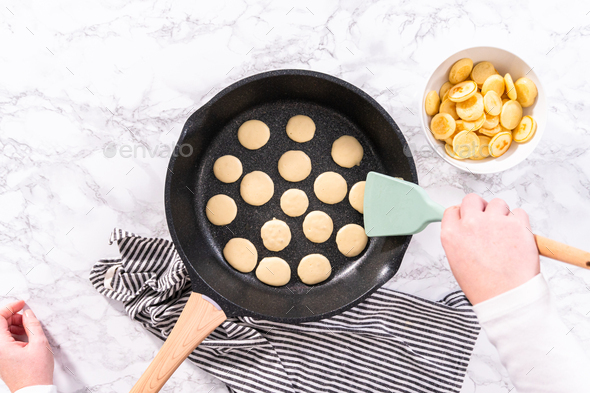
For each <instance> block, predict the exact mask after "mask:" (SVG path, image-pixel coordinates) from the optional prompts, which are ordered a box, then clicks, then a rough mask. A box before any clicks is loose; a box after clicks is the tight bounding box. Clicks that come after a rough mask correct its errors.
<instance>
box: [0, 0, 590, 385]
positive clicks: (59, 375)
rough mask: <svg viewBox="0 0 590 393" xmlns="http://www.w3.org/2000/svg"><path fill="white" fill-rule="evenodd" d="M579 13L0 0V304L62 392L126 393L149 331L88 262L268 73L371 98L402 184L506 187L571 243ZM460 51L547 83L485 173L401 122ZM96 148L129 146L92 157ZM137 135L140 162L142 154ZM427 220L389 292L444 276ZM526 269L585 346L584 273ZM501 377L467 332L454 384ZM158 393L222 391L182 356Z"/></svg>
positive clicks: (440, 282)
mask: <svg viewBox="0 0 590 393" xmlns="http://www.w3.org/2000/svg"><path fill="white" fill-rule="evenodd" d="M589 11H590V6H589V5H588V3H587V2H582V1H576V2H563V1H560V2H548V1H547V2H529V3H528V5H524V4H522V3H520V2H514V1H503V2H484V3H481V4H476V3H475V2H467V1H459V2H450V1H443V2H440V1H430V2H428V3H423V2H400V3H399V4H394V2H391V1H370V2H361V1H356V2H338V1H330V2H322V3H320V2H312V1H309V2H305V1H304V2H271V1H255V2H251V4H250V5H248V4H246V3H245V2H243V1H238V0H230V1H209V2H207V3H204V2H190V1H179V0H177V1H161V2H155V1H147V2H140V1H137V0H130V1H125V2H114V1H96V2H78V1H72V0H69V1H68V0H59V1H53V2H39V1H38V2H33V3H30V2H18V1H7V2H4V3H3V6H2V7H1V9H0V18H1V20H2V23H0V71H1V75H2V83H1V84H0V130H1V132H0V149H1V151H2V155H1V156H0V225H1V228H2V229H1V235H0V236H1V239H2V240H1V242H0V254H1V255H2V258H1V260H0V272H1V274H0V294H1V295H2V299H3V300H2V302H3V303H5V302H7V301H9V300H14V299H17V298H23V299H25V300H26V301H27V303H28V304H29V305H30V306H31V307H32V308H33V309H34V310H35V312H36V314H37V315H38V317H39V318H40V319H41V320H42V321H43V323H44V325H45V329H46V331H47V332H48V335H49V339H50V342H51V344H52V345H53V347H54V352H55V354H56V369H55V382H56V384H57V385H58V386H59V389H60V391H61V392H86V391H88V390H90V391H93V392H98V391H100V392H121V391H128V390H129V389H130V387H131V386H132V385H133V383H134V381H135V379H136V378H137V377H138V376H139V375H140V374H141V372H142V371H143V370H144V369H145V368H146V366H147V364H148V362H149V361H150V360H151V359H152V358H153V356H154V354H155V352H156V351H157V349H158V348H159V347H160V345H161V342H159V341H158V340H156V339H154V338H153V337H152V336H151V335H150V334H148V333H147V332H145V331H144V330H143V328H142V327H141V326H139V324H137V323H134V322H132V321H131V320H129V319H128V318H127V316H126V315H125V313H124V311H123V310H122V307H121V305H120V304H118V303H115V302H112V301H109V300H107V299H105V298H104V297H103V296H101V295H99V294H98V293H97V292H95V290H94V289H93V287H92V286H91V285H90V283H89V281H88V273H89V270H90V268H91V266H92V265H93V264H94V263H95V261H96V260H97V259H99V258H102V257H112V256H115V255H116V251H115V249H114V247H113V246H108V245H107V238H108V236H109V233H110V231H111V230H112V228H113V227H120V228H124V229H127V230H130V231H134V232H136V233H139V234H142V235H149V236H163V237H167V236H168V231H167V226H166V223H165V217H164V203H163V187H164V185H163V183H164V178H165V174H166V165H167V162H168V157H167V152H168V150H169V148H170V146H173V145H174V143H175V141H176V139H177V136H178V134H179V132H180V130H181V127H182V124H183V122H184V121H185V119H186V118H187V115H188V114H189V113H190V112H191V110H194V109H196V108H198V107H199V106H200V105H202V104H203V103H205V102H206V101H207V100H209V99H210V98H211V97H212V96H213V95H214V94H215V93H217V92H218V91H219V90H221V89H222V88H224V87H226V86H227V85H229V84H231V83H232V82H235V81H237V80H239V79H241V78H243V77H245V76H249V75H252V74H256V73H259V72H262V71H267V70H272V69H277V68H304V69H312V70H316V71H321V72H325V73H329V74H332V75H335V76H337V77H339V78H342V79H344V80H346V81H348V82H351V83H353V84H355V85H357V86H359V87H360V88H362V89H363V90H365V91H366V92H367V93H369V94H370V95H372V96H373V97H374V98H375V99H376V100H377V101H378V102H379V103H380V104H381V105H383V107H384V108H385V109H386V110H387V111H388V112H389V113H390V114H391V115H392V116H393V118H394V119H395V120H396V122H397V124H398V125H399V126H400V128H401V129H402V131H403V132H404V134H405V136H406V138H407V139H408V141H409V142H410V144H411V147H412V150H413V152H414V155H415V160H416V165H417V167H418V172H419V175H420V182H421V184H422V185H423V186H424V187H425V188H426V189H427V191H428V193H429V194H430V195H431V196H432V197H433V198H435V199H436V200H438V201H439V202H441V203H443V204H454V203H458V202H459V201H460V200H461V198H462V197H463V196H464V195H465V194H466V193H469V192H477V193H480V194H482V195H483V196H484V197H486V198H489V199H491V198H492V197H500V198H504V199H505V200H506V201H507V202H508V203H509V204H510V206H511V207H522V208H524V209H525V210H527V211H528V212H529V214H530V215H531V221H532V226H533V228H534V230H535V231H537V233H541V234H544V235H546V236H548V237H552V238H555V239H556V240H560V241H564V242H566V243H568V244H571V245H573V246H577V247H580V248H586V249H588V248H590V244H589V242H588V240H589V237H588V235H589V234H590V203H589V202H590V153H589V151H590V128H589V124H590V108H589V107H588V102H590V76H589V73H588V61H589V60H590V55H588V52H587V49H588V48H589V47H590V45H589V44H590V41H589V38H588V37H589V35H590V29H589V27H588V26H589V23H590V15H589V14H588V12H589ZM476 45H493V46H499V47H503V48H506V49H508V50H511V51H513V52H515V53H517V54H518V55H519V56H521V57H522V58H524V59H525V60H526V61H527V62H528V63H529V64H531V65H533V66H534V67H535V72H536V73H537V75H538V76H539V77H540V78H541V79H542V81H543V84H544V87H545V91H546V94H547V101H548V109H549V115H548V124H547V129H546V132H545V135H544V137H543V140H542V141H541V143H540V145H539V146H538V148H537V149H536V151H535V152H534V153H533V154H532V155H531V156H530V158H529V159H528V160H527V161H525V162H524V163H522V164H521V165H519V166H518V167H516V168H514V169H511V170H509V171H506V172H503V173H499V174H496V175H485V176H476V175H471V174H469V173H465V172H460V171H459V170H457V169H455V168H453V167H451V166H450V165H448V164H446V163H444V162H443V161H442V160H441V159H440V158H438V157H437V156H436V155H435V154H434V152H432V151H430V150H429V149H428V148H427V142H426V139H425V137H424V135H423V134H422V130H421V129H420V125H419V118H418V116H417V115H416V113H415V112H416V110H415V108H417V107H418V101H419V97H421V94H422V92H421V91H420V90H421V88H422V86H423V84H424V82H425V78H426V77H427V76H428V75H429V73H430V72H431V71H432V70H433V69H434V67H436V66H437V65H438V63H439V62H440V61H442V60H444V59H445V58H446V57H447V56H449V55H450V54H452V53H454V52H456V51H457V50H459V49H462V48H465V47H470V46H476ZM412 112H414V113H412ZM113 143H114V144H115V146H117V148H120V147H122V146H131V148H133V149H137V157H133V158H125V157H122V156H121V154H119V153H117V154H116V155H115V157H113V158H108V157H106V156H105V151H104V148H105V147H106V146H112V145H110V144H113ZM142 146H143V147H146V148H148V149H149V151H150V152H151V153H152V155H154V157H150V154H149V153H148V154H146V156H145V157H143V152H144V151H145V150H142V149H143V148H142ZM108 152H110V150H108V149H107V155H108ZM119 152H120V151H119ZM161 156H164V157H161ZM433 167H434V168H433ZM432 168H433V169H432ZM431 169H432V170H431ZM492 194H493V195H492ZM439 229H440V225H431V226H430V227H429V228H427V229H426V230H425V231H424V232H423V233H421V234H419V235H416V236H415V237H414V238H413V240H412V243H411V245H410V248H409V250H408V253H407V255H406V257H405V260H404V263H403V266H402V268H401V270H400V271H399V273H398V274H397V275H396V277H395V278H394V279H393V280H392V281H391V282H390V283H389V284H388V286H389V287H391V288H395V289H398V290H401V291H405V292H409V293H413V294H417V295H420V296H424V297H427V298H431V299H436V298H438V296H439V295H440V294H442V293H446V292H448V291H449V290H451V289H454V288H456V287H457V285H456V282H455V280H454V278H453V276H452V274H451V272H450V270H449V267H448V264H447V261H446V259H445V256H444V253H443V250H442V247H441V245H440V241H439ZM542 271H543V273H544V275H545V277H546V278H547V280H548V281H549V285H550V287H551V289H552V291H553V293H554V295H555V300H556V303H557V306H558V307H559V309H560V311H561V313H562V315H563V318H564V320H565V322H566V324H567V325H568V326H571V327H572V328H574V329H573V331H572V332H571V333H572V334H573V335H575V336H576V337H577V338H578V339H580V340H581V342H582V345H583V346H584V347H585V348H587V349H588V350H589V351H590V320H589V317H588V315H589V314H588V313H589V312H590V272H589V271H584V270H582V269H578V268H574V267H569V266H566V265H564V264H561V263H557V262H553V261H550V260H543V261H542ZM511 388H512V385H511V384H510V381H509V380H508V378H507V376H506V372H505V370H504V368H503V367H502V366H501V365H500V363H499V360H498V357H497V355H496V353H495V349H494V348H493V347H492V346H491V344H490V343H489V342H488V341H487V339H486V338H485V336H484V335H483V334H482V336H481V337H480V339H479V341H478V343H477V346H476V349H475V352H474V355H473V357H472V360H471V363H470V365H469V370H468V375H467V378H466V380H465V384H464V388H463V391H464V392H476V391H477V392H478V393H481V392H508V391H510V389H511ZM7 391H8V390H7V389H6V387H5V386H0V392H7ZM164 391H167V392H171V391H175V392H209V393H213V392H223V391H226V390H225V387H224V386H223V385H222V384H221V383H220V382H219V381H217V380H216V379H214V378H212V377H210V376H208V375H207V374H205V373H204V372H202V371H200V370H199V369H197V368H196V367H195V366H193V365H192V364H189V363H188V362H185V364H183V365H182V366H181V368H180V369H179V370H178V371H177V373H176V374H175V375H174V377H173V379H172V380H171V381H170V382H169V383H168V384H167V385H166V387H165V389H164Z"/></svg>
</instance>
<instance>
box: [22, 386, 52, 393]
mask: <svg viewBox="0 0 590 393" xmlns="http://www.w3.org/2000/svg"><path fill="white" fill-rule="evenodd" d="M14 393H57V387H55V385H36V386H27V387H26V388H22V389H19V390H17V391H16V392H14Z"/></svg>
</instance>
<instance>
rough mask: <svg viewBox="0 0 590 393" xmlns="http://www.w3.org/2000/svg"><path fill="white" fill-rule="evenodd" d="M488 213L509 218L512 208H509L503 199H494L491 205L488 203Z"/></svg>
mask: <svg viewBox="0 0 590 393" xmlns="http://www.w3.org/2000/svg"><path fill="white" fill-rule="evenodd" d="M486 213H489V214H495V215H501V216H507V215H508V214H510V208H509V207H508V204H507V203H506V202H504V201H503V200H502V199H500V198H494V199H492V200H491V201H490V203H488V206H487V207H486Z"/></svg>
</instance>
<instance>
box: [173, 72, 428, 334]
mask: <svg viewBox="0 0 590 393" xmlns="http://www.w3.org/2000/svg"><path fill="white" fill-rule="evenodd" d="M298 114H304V115H307V116H309V117H311V118H312V119H313V120H314V122H315V124H316V134H315V137H314V138H313V139H312V140H311V141H310V142H307V143H303V144H300V143H297V142H294V141H292V140H291V139H289V138H288V137H287V135H286V132H285V126H286V124H287V121H288V120H289V118H290V117H291V116H294V115H298ZM250 119H258V120H261V121H263V122H265V123H266V124H267V125H268V126H269V128H270V131H271V137H270V140H269V142H268V143H267V144H266V145H265V146H264V147H262V148H261V149H259V150H254V151H251V150H247V149H246V148H244V147H242V146H241V145H240V144H239V142H238V139H237V130H238V128H239V126H240V125H241V124H242V123H243V122H244V121H246V120H250ZM342 135H353V136H354V137H356V138H357V139H358V140H359V142H360V143H361V144H362V146H363V148H364V151H365V155H364V158H363V161H362V163H361V165H360V166H357V167H354V168H351V169H346V168H342V167H339V166H338V165H337V164H335V163H334V161H333V160H332V158H331V156H330V150H331V145H332V142H333V141H334V140H336V139H337V138H338V137H340V136H342ZM178 147H179V151H178V154H176V155H175V156H174V157H172V159H171V160H170V164H169V171H168V175H167V179H166V195H165V202H166V215H167V219H168V225H169V228H170V233H171V236H172V239H173V241H174V244H175V246H176V248H177V250H178V252H179V254H180V256H181V258H182V259H183V261H184V263H185V265H186V267H187V269H188V271H189V274H190V276H191V279H192V283H193V290H194V291H195V292H199V293H202V294H204V295H207V296H209V297H210V298H212V299H213V300H215V301H216V302H217V303H218V304H219V305H220V306H221V308H222V309H223V310H224V312H225V314H226V315H227V316H236V315H239V316H258V317H262V318H266V319H271V320H277V321H285V322H303V321H311V320H317V319H321V318H324V317H327V316H329V315H333V314H335V313H338V312H342V311H344V310H345V309H347V308H349V307H352V306H353V305H355V304H356V303H358V302H359V301H361V300H362V299H363V298H364V297H366V296H368V295H369V294H370V293H371V292H372V291H374V290H375V289H377V288H378V287H380V286H381V285H383V284H384V283H385V282H387V281H388V280H389V279H390V278H391V277H392V276H393V275H394V274H395V272H396V271H397V270H398V268H399V266H400V263H401V260H402V258H403V255H404V253H405V251H406V249H407V247H408V244H409V241H410V238H411V237H410V236H403V237H389V238H371V239H370V241H369V244H368V246H367V248H366V249H365V251H364V252H363V253H362V254H360V255H359V256H357V257H354V258H347V257H345V256H344V255H342V254H341V253H340V252H339V251H338V249H337V247H336V243H335V237H336V232H337V231H338V230H339V229H340V228H341V227H342V226H344V225H346V224H349V223H356V224H359V225H362V224H363V222H362V221H363V220H362V215H361V214H360V213H358V212H357V211H355V210H354V209H353V208H352V207H351V206H350V204H349V202H348V198H346V199H345V200H344V201H342V202H340V203H338V204H336V205H327V204H324V203H322V202H320V201H319V200H318V199H317V198H316V197H315V195H314V193H313V182H314V180H315V178H316V177H317V176H318V175H319V174H321V173H323V172H325V171H335V172H338V173H340V174H341V175H343V176H344V178H345V179H346V181H347V183H348V187H349V189H350V187H351V186H352V185H353V184H354V183H356V182H357V181H361V180H364V179H365V177H366V174H367V173H368V172H369V171H378V172H381V173H385V174H388V175H391V176H399V177H403V178H404V179H405V180H408V181H412V182H415V183H417V182H418V179H417V175H416V169H415V165H414V162H413V160H412V158H411V157H408V156H406V155H405V154H404V151H408V150H407V144H406V142H405V139H404V137H403V135H402V133H401V132H400V130H399V128H398V127H397V125H396V124H395V122H394V121H393V119H392V118H391V117H390V116H389V115H388V114H387V112H385V110H384V109H383V108H382V107H381V106H380V105H379V104H377V103H376V102H375V101H374V100H373V99H372V98H370V97H369V96H368V95H367V94H365V93H364V92H363V91H361V90H360V89H358V88H356V87H354V86H352V85H350V84H348V83H347V82H344V81H342V80H340V79H337V78H334V77H331V76H329V75H325V74H321V73H318V72H311V71H303V70H280V71H271V72H267V73H263V74H258V75H254V76H252V77H249V78H246V79H243V80H241V81H239V82H237V83H234V84H233V85H231V86H229V87H228V88H226V89H225V90H223V91H221V92H220V93H219V94H217V95H216V96H215V97H214V98H213V99H212V100H211V101H209V102H208V103H207V104H205V105H204V106H203V107H201V108H200V109H199V110H197V111H196V112H195V113H194V114H193V115H191V116H190V118H189V119H188V121H187V122H186V124H185V126H184V128H183V131H182V134H181V136H180V139H179V141H178ZM288 150H303V151H304V152H306V153H307V154H308V155H309V157H310V158H311V160H312V172H311V175H310V176H309V177H308V178H307V179H305V180H304V181H302V182H299V183H289V182H287V181H286V180H284V179H283V178H282V177H281V176H280V175H279V173H278V169H277V162H278V159H279V158H280V156H281V155H282V154H283V153H284V152H286V151H288ZM226 154H232V155H234V156H236V157H238V158H239V159H240V160H241V161H242V164H243V167H244V175H245V174H247V173H249V172H252V171H254V170H260V171H263V172H266V173H267V174H268V175H269V176H270V177H271V178H272V179H273V181H274V184H275V193H274V196H273V198H272V199H271V201H270V202H268V203H267V204H265V205H263V206H260V207H255V206H251V205H248V204H247V203H245V202H244V201H243V200H242V198H241V197H240V193H239V188H240V181H241V178H240V180H238V181H237V182H235V183H232V184H224V183H222V182H220V181H218V180H217V179H216V178H215V177H214V175H213V163H214V162H215V160H216V159H217V158H219V157H221V156H223V155H226ZM289 188H299V189H302V190H304V191H305V192H306V194H307V196H308V198H309V202H310V205H309V209H308V211H307V212H310V211H313V210H322V211H324V212H326V213H328V215H330V217H331V218H332V220H333V221H334V232H333V234H332V236H331V237H330V239H329V240H328V241H327V242H325V243H322V244H315V243H312V242H310V241H308V240H307V239H306V238H305V236H304V235H303V231H302V222H303V219H304V217H305V214H304V215H303V216H301V217H296V218H292V217H288V216H286V215H285V214H284V213H283V212H282V210H281V209H280V204H279V200H280V197H281V195H282V193H283V192H284V191H285V190H287V189H289ZM217 194H226V195H229V196H231V197H232V198H233V199H234V200H235V201H236V204H237V206H238V215H237V217H236V219H235V220H234V221H233V222H232V223H231V224H229V225H228V226H225V227H217V226H215V225H212V224H211V223H210V222H209V221H208V220H207V217H206V215H205V205H206V203H207V200H208V199H209V198H210V197H212V196H214V195H217ZM306 214H307V213H306ZM272 218H278V219H281V220H283V221H285V222H287V224H288V225H289V227H290V229H291V233H292V235H293V236H292V240H291V243H290V244H289V246H288V247H287V248H285V249H284V250H283V251H280V252H278V253H274V252H270V251H268V250H266V248H264V246H263V244H262V239H261V237H260V228H261V227H262V225H263V224H264V223H265V222H266V221H268V220H271V219H272ZM367 229H370V228H367ZM232 237H244V238H247V239H249V240H250V241H251V242H252V243H253V244H254V245H255V246H256V249H257V250H258V255H259V260H260V259H262V258H264V257H267V256H279V257H281V258H283V259H285V260H286V261H287V262H288V263H289V264H290V266H291V270H292V278H291V281H290V282H289V284H287V285H286V286H284V287H278V288H275V287H271V286H268V285H266V284H263V283H262V282H260V281H259V280H258V279H257V278H256V276H255V273H254V271H253V272H251V273H248V274H244V273H240V272H238V271H236V270H234V269H233V268H232V267H231V266H229V265H228V264H227V262H225V260H224V258H223V253H222V251H223V247H224V246H225V244H226V243H227V241H229V240H230V239H231V238H232ZM312 253H321V254H323V255H325V256H326V257H327V258H328V259H329V260H330V262H331V263H332V267H333V270H332V274H331V276H330V278H329V279H328V280H326V281H325V282H323V283H320V284H317V285H314V286H308V285H305V284H303V283H302V282H301V281H300V280H299V278H298V276H297V265H298V263H299V261H300V260H301V258H303V257H304V256H305V255H308V254H312Z"/></svg>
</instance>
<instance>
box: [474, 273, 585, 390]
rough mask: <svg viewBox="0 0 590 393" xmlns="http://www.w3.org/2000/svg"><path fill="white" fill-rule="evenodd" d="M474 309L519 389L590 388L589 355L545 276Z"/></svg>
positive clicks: (540, 276)
mask: <svg viewBox="0 0 590 393" xmlns="http://www.w3.org/2000/svg"><path fill="white" fill-rule="evenodd" d="M473 309H474V310H475V313H476V314H477V318H478V319H479V322H480V324H481V325H482V327H483V328H484V330H485V332H486V334H487V335H488V337H489V339H490V341H491V342H492V344H494V345H495V347H496V349H497V350H498V353H499V354H500V360H501V361H502V364H503V365H504V366H505V367H506V369H507V370H508V375H509V376H510V380H511V381H512V383H513V384H514V387H515V388H516V390H517V391H518V393H544V392H551V393H558V392H564V393H566V392H567V393H578V392H579V393H582V392H583V393H588V392H590V359H589V358H588V355H587V354H585V353H584V351H583V350H582V348H581V346H580V343H579V342H577V340H576V339H575V337H574V335H573V334H571V328H568V327H566V326H565V324H564V323H563V322H562V321H561V318H560V317H559V315H558V314H557V311H556V309H555V306H554V305H553V303H552V301H551V298H550V295H549V288H548V286H547V283H546V282H545V279H544V278H543V276H542V275H541V274H538V275H537V276H535V277H534V278H532V279H531V280H529V281H527V282H526V283H524V284H522V285H521V286H519V287H517V288H514V289H512V290H510V291H508V292H505V293H503V294H501V295H498V296H496V297H494V298H492V299H489V300H486V301H485V302H482V303H479V304H476V305H475V306H474V307H473Z"/></svg>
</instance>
